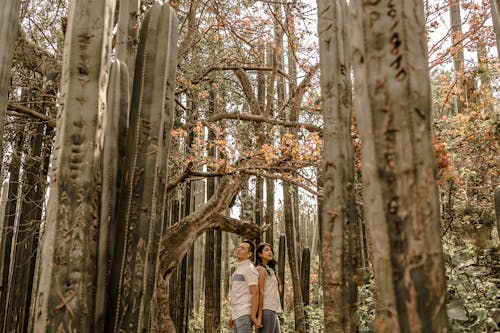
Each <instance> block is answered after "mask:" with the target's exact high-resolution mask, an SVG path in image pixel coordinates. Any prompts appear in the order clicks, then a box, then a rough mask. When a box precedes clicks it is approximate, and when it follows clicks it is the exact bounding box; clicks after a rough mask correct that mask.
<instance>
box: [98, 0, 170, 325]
mask: <svg viewBox="0 0 500 333" xmlns="http://www.w3.org/2000/svg"><path fill="white" fill-rule="evenodd" d="M176 33H177V19H176V17H175V13H174V12H173V10H172V9H171V8H170V6H169V4H163V5H162V4H160V3H158V2H157V3H155V4H154V5H153V6H152V7H151V9H150V10H149V11H148V13H147V14H146V17H145V19H144V22H143V24H142V28H141V33H140V41H139V47H138V51H137V58H136V63H135V73H134V83H133V88H132V100H131V108H130V122H129V130H128V133H127V151H126V171H125V175H124V177H123V182H124V183H122V186H121V190H120V195H119V201H118V211H117V212H118V213H117V221H119V224H118V225H117V234H116V241H115V252H114V260H113V267H112V270H111V276H110V282H109V288H110V304H109V307H108V319H107V322H106V330H105V331H106V332H122V331H126V332H139V331H141V332H143V331H148V325H149V322H150V312H151V301H152V299H153V295H154V291H155V285H156V273H157V261H158V260H157V258H158V249H159V240H160V236H161V226H162V220H163V211H164V204H165V185H166V169H167V168H166V161H167V158H168V146H169V142H170V136H169V135H170V134H169V133H170V130H171V126H172V117H173V112H172V111H173V103H172V101H173V95H172V91H173V85H174V81H175V69H176V52H177V51H176V50H177V49H176V48H177V36H176ZM166 100H167V103H166V102H165V101H166Z"/></svg>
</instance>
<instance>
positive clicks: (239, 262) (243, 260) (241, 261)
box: [238, 258, 250, 264]
mask: <svg viewBox="0 0 500 333" xmlns="http://www.w3.org/2000/svg"><path fill="white" fill-rule="evenodd" d="M248 260H250V258H248V259H242V260H239V259H238V264H242V263H244V262H245V261H248Z"/></svg>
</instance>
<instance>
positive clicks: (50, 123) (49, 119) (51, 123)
mask: <svg viewBox="0 0 500 333" xmlns="http://www.w3.org/2000/svg"><path fill="white" fill-rule="evenodd" d="M7 110H9V111H14V112H18V113H22V114H25V115H28V116H30V117H32V118H36V119H39V120H42V121H45V122H47V126H49V127H52V128H55V127H56V120H55V119H54V118H52V117H49V116H46V115H44V114H42V113H40V112H37V111H35V110H32V109H30V108H27V107H25V106H22V105H19V104H16V103H13V102H9V104H8V105H7Z"/></svg>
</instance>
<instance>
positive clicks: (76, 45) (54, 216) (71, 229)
mask: <svg viewBox="0 0 500 333" xmlns="http://www.w3.org/2000/svg"><path fill="white" fill-rule="evenodd" d="M114 3H115V1H113V0H87V1H82V0H72V1H70V4H69V16H68V30H67V33H66V40H65V45H64V61H63V73H62V82H61V98H60V105H61V106H60V108H59V114H58V120H57V121H58V122H57V132H56V142H55V151H54V156H53V161H52V166H53V170H52V171H51V183H50V198H49V202H48V207H47V218H46V230H45V234H44V236H43V240H42V242H43V244H42V251H41V254H40V261H41V264H40V277H39V286H38V288H37V294H36V308H35V319H34V320H35V322H34V331H36V332H56V331H58V332H92V331H94V328H93V320H94V304H95V296H94V295H95V282H96V264H95V263H96V250H97V230H98V220H99V215H98V205H99V202H98V192H97V187H98V183H99V181H100V180H99V177H100V167H99V165H98V164H97V162H98V161H99V160H100V159H99V154H98V149H96V146H97V144H98V140H97V137H98V135H99V134H100V132H99V131H98V115H99V113H103V112H104V111H105V108H106V86H107V80H108V67H109V63H110V62H109V51H110V46H111V43H110V42H111V29H112V27H111V24H110V23H111V18H112V17H113V13H114Z"/></svg>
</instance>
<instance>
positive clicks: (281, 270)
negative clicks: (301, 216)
mask: <svg viewBox="0 0 500 333" xmlns="http://www.w3.org/2000/svg"><path fill="white" fill-rule="evenodd" d="M285 238H286V237H285V235H280V238H279V248H278V264H279V265H278V277H279V279H280V281H281V284H282V285H283V288H282V290H281V292H280V302H281V306H282V307H283V309H284V307H285V270H286V239H285Z"/></svg>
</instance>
